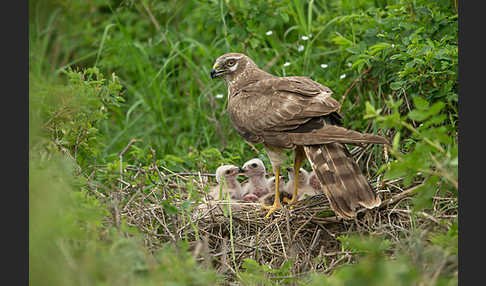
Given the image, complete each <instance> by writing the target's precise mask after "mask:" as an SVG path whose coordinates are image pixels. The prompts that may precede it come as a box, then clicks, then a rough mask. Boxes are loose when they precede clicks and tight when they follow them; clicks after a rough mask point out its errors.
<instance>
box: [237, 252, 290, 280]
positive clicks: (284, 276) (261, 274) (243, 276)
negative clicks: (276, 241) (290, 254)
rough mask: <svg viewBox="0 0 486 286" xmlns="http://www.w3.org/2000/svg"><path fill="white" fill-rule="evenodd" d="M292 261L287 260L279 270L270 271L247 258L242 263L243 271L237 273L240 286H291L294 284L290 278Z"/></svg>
mask: <svg viewBox="0 0 486 286" xmlns="http://www.w3.org/2000/svg"><path fill="white" fill-rule="evenodd" d="M292 264H293V261H292V260H288V261H286V262H285V263H283V264H282V265H281V266H280V268H278V269H272V268H271V267H270V266H268V265H261V264H259V263H258V262H256V261H255V260H253V259H250V258H247V259H245V260H244V262H243V266H242V268H243V271H242V272H240V273H239V281H240V283H241V284H242V285H276V284H277V285H278V284H280V283H281V284H283V285H291V284H292V283H295V282H296V280H297V279H296V278H295V277H291V276H290V275H291V272H290V270H291V267H292Z"/></svg>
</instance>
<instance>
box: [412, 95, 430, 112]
mask: <svg viewBox="0 0 486 286" xmlns="http://www.w3.org/2000/svg"><path fill="white" fill-rule="evenodd" d="M412 100H413V104H414V105H415V107H416V108H418V109H420V110H425V109H428V108H429V102H428V101H427V100H425V99H424V98H422V97H420V96H414V97H413V98H412Z"/></svg>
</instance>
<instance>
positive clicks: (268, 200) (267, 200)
mask: <svg viewBox="0 0 486 286" xmlns="http://www.w3.org/2000/svg"><path fill="white" fill-rule="evenodd" d="M267 184H268V187H269V189H270V193H268V194H266V195H264V196H263V197H261V198H260V202H261V203H263V204H264V205H267V206H269V205H272V204H273V202H274V200H275V176H273V177H270V178H268V179H267ZM278 185H279V188H278V189H279V193H280V202H283V198H284V197H286V198H288V199H291V198H292V195H291V194H289V193H287V190H286V189H285V181H284V177H282V176H280V180H279V182H278Z"/></svg>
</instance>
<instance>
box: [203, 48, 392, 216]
mask: <svg viewBox="0 0 486 286" xmlns="http://www.w3.org/2000/svg"><path fill="white" fill-rule="evenodd" d="M216 77H222V78H224V80H225V81H226V85H227V86H228V112H229V116H230V119H231V121H232V123H233V126H234V128H235V129H236V131H237V132H238V133H239V134H240V135H241V137H243V138H244V139H245V140H247V141H249V142H251V143H263V145H264V147H265V150H266V152H267V155H268V156H269V158H270V161H271V163H272V168H273V172H274V174H275V178H276V183H275V200H274V203H273V205H272V206H265V208H266V209H269V211H268V213H267V215H266V217H268V216H269V215H270V214H271V213H273V212H274V211H275V210H278V209H280V208H281V207H282V206H281V203H280V200H279V199H278V198H279V197H280V194H279V185H280V184H279V179H280V167H281V165H282V163H283V162H284V159H285V149H286V148H287V149H293V150H294V167H293V168H294V170H299V169H300V167H301V165H302V163H303V161H304V160H305V158H306V157H307V159H308V160H309V161H310V163H311V166H312V169H313V170H314V172H315V173H316V174H317V177H318V178H319V181H320V183H321V187H322V189H323V190H324V193H325V194H326V196H327V198H328V199H329V201H330V203H331V207H332V208H333V209H334V211H335V212H336V214H337V215H339V216H341V217H343V218H352V217H354V216H355V215H356V213H355V208H356V207H358V206H359V205H361V206H364V207H366V208H373V207H376V206H378V205H379V204H380V203H381V200H380V198H379V197H378V196H377V195H375V193H373V191H372V190H371V187H370V185H369V183H368V181H367V180H366V178H365V177H364V176H363V174H362V172H361V170H360V169H359V167H358V166H357V164H356V162H355V161H354V160H353V159H352V157H351V155H350V153H349V151H348V150H347V148H346V146H345V145H344V144H360V143H377V144H385V143H386V144H388V141H387V140H386V139H384V138H382V137H380V136H376V135H372V134H363V133H359V132H356V131H353V130H348V129H345V128H343V127H340V125H341V124H342V122H341V116H340V115H339V113H338V110H339V107H340V104H339V103H338V102H337V101H336V100H335V99H333V98H332V97H331V94H332V91H331V90H330V89H329V88H327V87H325V86H323V85H321V84H319V83H317V82H315V81H313V80H311V79H309V78H307V77H302V76H290V77H276V76H274V75H271V74H269V73H267V72H265V71H263V70H261V69H259V68H258V66H257V65H256V64H255V63H254V62H253V61H252V60H251V59H250V58H249V57H247V56H246V55H244V54H240V53H229V54H225V55H222V56H220V57H219V58H217V59H216V62H215V63H214V66H213V68H212V70H211V78H216ZM294 178H295V180H294V192H293V196H292V199H291V200H288V199H287V200H285V202H287V203H289V204H290V205H292V204H293V203H295V202H296V201H297V198H298V196H297V183H298V181H299V179H298V178H299V172H296V173H295V175H294Z"/></svg>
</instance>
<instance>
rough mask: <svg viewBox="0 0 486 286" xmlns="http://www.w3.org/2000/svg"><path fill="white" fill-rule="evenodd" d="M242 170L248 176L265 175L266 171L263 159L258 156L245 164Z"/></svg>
mask: <svg viewBox="0 0 486 286" xmlns="http://www.w3.org/2000/svg"><path fill="white" fill-rule="evenodd" d="M241 171H242V173H243V175H245V176H247V177H252V176H265V173H266V171H265V165H264V164H263V161H262V160H260V159H258V158H254V159H251V160H249V161H247V162H246V163H245V164H243V167H242V168H241Z"/></svg>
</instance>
